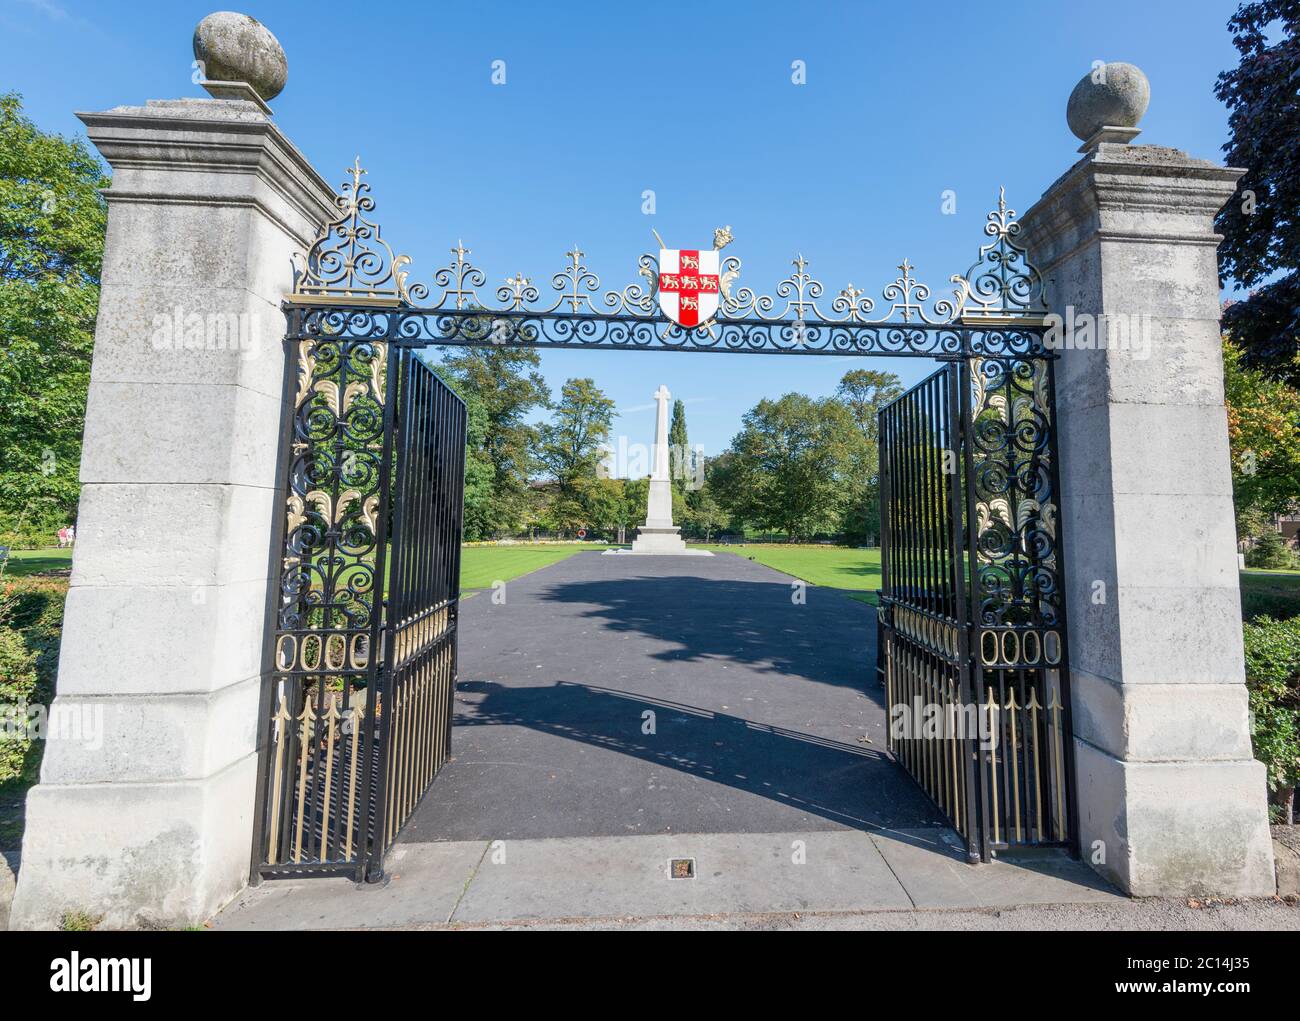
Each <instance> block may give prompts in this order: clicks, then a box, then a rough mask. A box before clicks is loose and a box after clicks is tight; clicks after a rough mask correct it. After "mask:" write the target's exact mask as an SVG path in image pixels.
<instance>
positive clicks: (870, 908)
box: [214, 827, 1300, 929]
mask: <svg viewBox="0 0 1300 1021" xmlns="http://www.w3.org/2000/svg"><path fill="white" fill-rule="evenodd" d="M674 857H688V858H692V859H693V860H694V861H695V873H696V875H695V878H693V879H673V878H670V877H669V870H668V863H669V859H670V858H674ZM387 866H388V870H387V873H386V878H385V881H384V882H383V883H380V884H374V885H363V886H361V887H358V886H356V885H355V884H353V883H352V882H350V881H349V880H343V879H315V880H280V881H275V882H267V883H264V884H262V886H260V887H258V888H257V889H250V890H246V891H244V893H243V894H241V895H240V897H239V898H238V899H237V900H236V902H235V903H234V904H232V905H231V906H230V907H228V908H227V909H226V910H225V911H223V912H222V913H221V914H220V916H219V917H218V918H217V919H216V920H215V922H214V925H215V927H216V928H220V929H333V928H355V927H365V928H430V927H437V926H453V927H457V926H460V927H485V926H486V927H491V926H504V925H511V926H513V925H545V926H550V925H579V926H593V927H606V926H618V925H624V924H634V925H648V926H652V927H675V926H678V925H681V926H685V927H693V926H696V925H699V924H715V923H717V922H719V921H720V920H728V919H731V920H739V921H736V922H735V924H738V925H747V924H750V923H749V922H746V921H745V919H751V918H752V919H753V920H754V921H753V924H755V925H761V924H778V923H770V922H765V921H764V919H771V918H774V917H775V918H778V919H784V922H785V923H789V921H790V920H791V919H793V918H794V917H795V916H802V915H805V914H810V913H812V914H818V915H825V916H827V917H837V916H841V915H843V916H850V915H871V916H874V915H876V914H885V913H890V914H893V913H900V912H901V913H912V914H915V915H917V917H918V919H921V918H922V916H924V915H926V914H928V913H930V912H936V911H947V912H951V913H954V915H956V914H963V913H965V912H974V913H975V916H974V917H982V916H981V915H980V914H979V913H980V912H985V911H990V910H998V909H1002V908H1014V907H1021V906H1026V905H1048V904H1052V905H1061V904H1076V905H1097V906H1105V905H1115V904H1121V905H1122V904H1124V903H1128V902H1127V901H1126V900H1125V898H1123V897H1122V896H1120V895H1119V894H1117V893H1116V892H1115V891H1114V890H1112V889H1110V888H1109V887H1108V886H1107V885H1106V884H1105V883H1104V882H1102V881H1101V880H1100V879H1099V878H1098V877H1097V876H1096V875H1095V874H1094V873H1092V871H1091V870H1090V869H1088V867H1087V866H1086V865H1083V864H1082V863H1080V862H1077V861H1071V860H1070V859H1069V858H1068V857H1067V856H1065V855H1064V854H1061V853H1059V852H1041V851H1040V852H1035V853H1024V854H1021V855H1019V856H1012V857H1008V858H1006V859H1003V860H999V861H996V862H993V863H990V864H988V865H969V864H967V862H966V861H965V858H964V853H963V850H962V847H961V844H960V842H959V841H958V840H957V839H956V838H955V836H952V835H950V834H949V831H947V830H945V829H939V828H936V827H924V828H921V829H915V830H910V831H900V830H891V831H889V832H887V833H886V832H864V831H862V830H852V829H837V830H826V829H821V830H816V829H813V830H807V829H804V830H796V831H793V832H786V833H695V834H692V833H673V834H653V835H646V836H632V837H566V838H562V839H556V838H550V839H541V840H514V839H507V840H494V841H487V840H472V841H471V840H466V841H454V842H440V843H428V844H412V843H406V844H398V845H397V846H396V847H395V848H394V849H393V850H392V852H391V853H390V854H389V856H388V860H387ZM1296 914H1300V913H1293V915H1292V916H1291V917H1292V918H1294V917H1295V916H1296ZM922 921H923V919H922ZM729 924H730V923H729ZM871 924H880V923H878V922H873V923H871Z"/></svg>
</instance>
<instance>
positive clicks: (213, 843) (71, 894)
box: [9, 755, 257, 929]
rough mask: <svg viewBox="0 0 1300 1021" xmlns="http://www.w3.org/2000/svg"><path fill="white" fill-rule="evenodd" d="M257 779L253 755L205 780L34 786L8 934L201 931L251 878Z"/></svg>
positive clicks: (30, 793)
mask: <svg viewBox="0 0 1300 1021" xmlns="http://www.w3.org/2000/svg"><path fill="white" fill-rule="evenodd" d="M256 772H257V756H256V755H248V756H246V757H244V758H243V759H241V760H239V761H238V762H237V763H235V764H234V765H233V766H231V767H230V768H228V769H226V770H223V771H222V772H221V773H219V774H217V775H215V776H212V777H208V778H207V779H205V780H200V781H185V782H180V783H144V784H103V783H100V784H85V785H82V784H67V785H65V784H44V783H43V784H40V785H39V786H37V787H34V788H32V790H31V791H30V792H29V793H28V796H27V827H26V837H25V839H24V842H23V850H22V866H21V868H20V870H19V873H18V889H17V892H16V893H15V896H14V902H13V909H12V913H11V916H10V920H9V926H10V928H11V929H52V928H56V927H58V925H59V921H60V919H61V918H62V917H63V916H64V915H65V914H66V913H69V912H78V913H84V914H86V915H89V916H90V917H92V918H98V919H100V921H99V925H100V926H101V927H102V928H105V929H119V928H123V929H135V928H180V927H184V926H193V925H199V924H201V923H202V922H203V921H205V920H206V919H207V918H209V917H211V916H212V915H213V914H214V913H215V912H216V911H217V910H219V909H220V908H221V907H222V906H224V905H225V904H226V903H227V902H229V901H230V900H231V899H232V898H233V897H234V896H235V895H236V894H237V893H238V892H239V891H240V889H242V888H243V886H244V884H245V882H246V880H247V878H248V868H249V851H250V848H251V847H252V816H253V788H254V782H255V777H256Z"/></svg>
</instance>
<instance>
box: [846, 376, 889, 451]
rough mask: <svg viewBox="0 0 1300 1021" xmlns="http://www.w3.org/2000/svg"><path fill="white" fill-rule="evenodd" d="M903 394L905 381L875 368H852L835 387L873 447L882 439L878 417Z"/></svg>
mask: <svg viewBox="0 0 1300 1021" xmlns="http://www.w3.org/2000/svg"><path fill="white" fill-rule="evenodd" d="M902 392H903V384H902V381H901V380H899V378H898V377H897V376H895V375H894V374H893V373H892V372H876V371H874V370H872V369H850V370H849V371H848V372H846V373H844V376H843V378H842V379H841V380H840V383H839V386H837V387H836V388H835V396H837V397H838V398H839V399H840V400H841V401H843V402H844V405H845V407H847V408H848V409H849V413H850V414H851V415H852V416H853V421H855V422H856V423H857V424H858V428H859V429H860V430H861V431H862V435H863V437H865V439H866V440H867V442H868V443H870V444H872V445H873V446H874V445H875V443H876V442H877V440H878V438H879V435H878V432H877V423H876V415H877V414H878V413H879V412H880V409H881V408H883V407H884V406H885V405H886V404H888V403H889V402H890V401H892V400H893V399H894V398H895V397H897V396H898V395H899V394H901V393H902Z"/></svg>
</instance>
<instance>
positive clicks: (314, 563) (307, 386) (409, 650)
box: [253, 310, 466, 879]
mask: <svg viewBox="0 0 1300 1021" xmlns="http://www.w3.org/2000/svg"><path fill="white" fill-rule="evenodd" d="M348 318H349V317H348V316H347V315H346V314H344V313H340V314H337V315H336V314H334V313H330V314H327V315H325V316H323V317H317V319H316V320H315V321H314V322H313V324H312V326H311V327H307V326H306V324H305V322H304V320H303V318H302V317H301V316H299V315H297V314H296V313H295V312H294V311H293V310H290V313H289V321H290V331H289V338H288V341H287V345H288V348H289V352H288V355H289V371H288V373H287V379H288V380H289V383H288V387H291V388H292V390H291V392H287V393H286V395H285V398H286V400H285V406H286V409H287V412H288V413H287V415H286V419H287V420H286V423H285V432H284V435H283V438H282V446H281V449H282V452H283V456H284V460H285V463H284V465H283V466H282V471H283V476H282V477H283V479H284V483H283V484H284V490H283V495H284V501H285V502H284V504H283V507H284V509H285V510H284V514H283V518H282V520H281V522H280V528H281V534H280V536H279V538H278V541H277V543H276V549H277V551H279V553H280V556H279V559H278V564H277V565H276V574H277V577H278V582H279V583H278V586H277V589H276V594H277V605H276V608H275V611H274V614H273V618H272V622H271V629H270V632H269V634H268V643H267V652H266V656H267V665H266V670H267V674H268V676H269V679H270V681H269V683H268V685H267V686H266V690H265V692H264V704H263V706H262V712H261V723H260V726H261V734H262V742H261V745H262V747H261V755H260V766H259V772H260V776H259V782H258V801H257V806H256V816H255V841H254V849H253V854H254V862H253V866H254V875H255V876H278V875H304V874H347V875H352V876H355V877H356V878H357V879H362V878H369V879H376V878H378V877H379V876H380V875H382V871H383V857H384V852H385V851H386V850H387V849H388V847H389V845H390V844H391V843H392V841H393V838H394V837H395V835H396V834H397V832H398V831H399V830H400V829H401V827H402V824H403V823H405V821H406V820H407V818H408V817H409V815H410V813H411V811H412V810H413V809H414V807H415V804H416V803H417V802H418V800H419V798H420V796H421V795H422V794H423V793H424V791H425V789H426V788H427V787H428V785H429V783H430V782H431V781H432V780H433V777H434V775H435V774H436V773H437V771H438V769H439V768H440V767H441V765H442V764H443V763H444V762H445V760H446V758H447V752H448V746H449V743H450V734H451V709H452V699H453V692H454V687H455V677H456V637H457V636H456V624H457V613H458V600H459V594H460V582H459V578H460V537H461V513H462V489H463V482H464V455H465V420H466V414H465V405H464V403H463V402H462V401H461V399H460V398H459V397H458V396H457V395H456V394H455V393H454V392H452V390H451V389H450V388H449V387H448V386H447V385H446V384H445V383H443V381H442V380H441V379H439V378H438V377H437V375H436V374H435V373H434V372H433V371H432V370H431V369H430V368H429V367H428V366H427V365H426V364H425V363H424V362H423V361H422V360H421V359H420V357H419V352H418V351H417V350H415V349H413V348H409V347H398V346H396V345H393V344H390V343H389V342H387V341H386V340H383V339H380V340H371V339H368V338H364V337H356V336H352V335H350V334H349V331H348V329H347V324H346V320H347V319H348Z"/></svg>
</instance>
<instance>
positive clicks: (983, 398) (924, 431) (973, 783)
mask: <svg viewBox="0 0 1300 1021" xmlns="http://www.w3.org/2000/svg"><path fill="white" fill-rule="evenodd" d="M1002 354H1003V355H1005V352H1003V353H1002ZM1047 354H1048V353H1047V352H1046V351H1043V350H1039V349H1037V348H1036V347H1033V346H1031V347H1030V348H1029V349H1027V350H1026V351H1025V352H1024V353H1023V354H1022V355H1020V356H1019V357H1005V356H1003V357H987V356H980V355H975V356H970V357H963V358H961V359H959V360H953V361H950V362H948V363H947V364H945V365H944V366H943V367H942V368H941V369H940V370H939V371H938V372H936V373H934V374H933V375H932V376H930V377H928V378H927V379H925V380H923V381H922V382H920V383H919V384H917V385H916V386H915V387H913V388H912V389H911V390H909V391H907V392H906V393H905V394H903V395H902V396H901V397H899V398H897V399H896V400H895V401H894V402H893V403H891V404H889V405H888V406H886V407H885V408H883V409H882V410H881V412H880V416H879V437H880V480H881V549H882V561H881V573H882V582H881V591H880V608H879V613H878V618H877V620H878V625H879V631H878V634H879V642H878V657H879V661H878V670H879V673H880V676H881V680H882V683H883V684H884V687H885V694H886V703H887V706H888V711H889V722H888V726H889V748H890V751H891V752H892V753H893V754H894V756H895V757H896V758H897V759H898V761H899V762H900V763H901V764H902V765H903V767H904V768H905V769H906V770H907V772H908V773H909V774H911V776H912V777H913V779H915V780H916V782H917V783H918V784H919V785H920V786H921V788H922V789H923V790H924V791H925V792H926V794H928V795H929V797H930V798H931V800H932V801H933V802H934V804H935V805H936V806H937V807H938V809H939V810H940V811H941V812H942V813H943V814H944V815H945V816H946V817H947V819H948V820H949V821H950V822H951V823H952V825H953V826H954V827H955V828H956V829H957V831H958V832H959V833H960V834H961V835H962V837H963V838H964V839H965V841H966V848H967V853H968V855H969V857H970V858H971V859H972V860H976V859H982V860H985V861H987V860H988V859H989V858H990V857H992V856H993V855H994V854H995V853H996V852H997V851H999V850H1002V849H1005V848H1008V847H1010V846H1013V845H1040V846H1041V845H1063V846H1068V847H1071V848H1073V847H1074V846H1075V844H1076V836H1075V817H1074V811H1073V804H1074V796H1073V791H1074V777H1073V749H1072V748H1071V747H1070V741H1071V738H1070V734H1071V727H1070V698H1069V676H1068V668H1067V663H1068V659H1067V656H1066V648H1065V626H1064V625H1065V621H1064V599H1063V593H1062V585H1061V569H1060V558H1059V555H1058V554H1059V536H1058V532H1057V520H1056V517H1057V515H1056V508H1057V501H1058V499H1059V497H1058V495H1057V494H1058V493H1059V491H1060V490H1059V483H1058V481H1057V452H1056V437H1055V421H1054V415H1053V410H1052V409H1053V408H1054V401H1053V400H1052V385H1053V382H1052V375H1053V362H1052V360H1051V358H1049V357H1048V356H1047Z"/></svg>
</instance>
